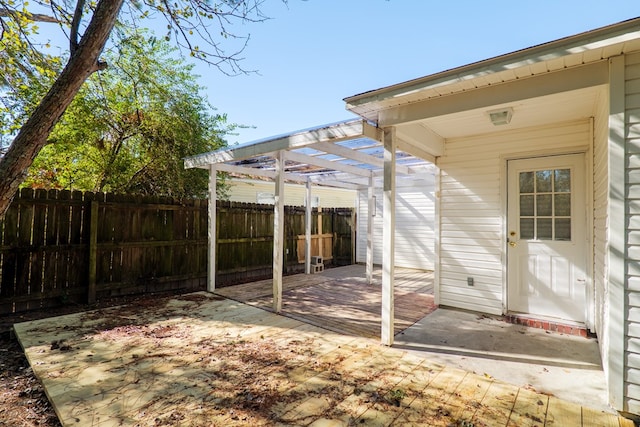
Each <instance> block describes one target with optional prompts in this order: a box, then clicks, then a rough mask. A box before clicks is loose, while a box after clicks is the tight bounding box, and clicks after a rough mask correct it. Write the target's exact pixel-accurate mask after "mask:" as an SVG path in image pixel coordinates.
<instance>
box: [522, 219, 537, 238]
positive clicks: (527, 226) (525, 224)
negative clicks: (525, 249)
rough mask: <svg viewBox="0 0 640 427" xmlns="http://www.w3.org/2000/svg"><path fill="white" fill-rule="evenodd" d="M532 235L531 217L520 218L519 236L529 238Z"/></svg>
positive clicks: (532, 236)
mask: <svg viewBox="0 0 640 427" xmlns="http://www.w3.org/2000/svg"><path fill="white" fill-rule="evenodd" d="M534 237H535V235H534V233H533V218H520V238H521V239H526V240H531V239H533V238H534Z"/></svg>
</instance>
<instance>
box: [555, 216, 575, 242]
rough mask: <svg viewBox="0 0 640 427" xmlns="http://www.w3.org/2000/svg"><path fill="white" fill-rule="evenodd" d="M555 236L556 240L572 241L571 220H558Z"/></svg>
mask: <svg viewBox="0 0 640 427" xmlns="http://www.w3.org/2000/svg"><path fill="white" fill-rule="evenodd" d="M555 234H556V238H555V240H571V219H569V218H557V219H556V227H555Z"/></svg>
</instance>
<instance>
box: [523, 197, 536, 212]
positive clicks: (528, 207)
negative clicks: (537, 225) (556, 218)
mask: <svg viewBox="0 0 640 427" xmlns="http://www.w3.org/2000/svg"><path fill="white" fill-rule="evenodd" d="M520 215H521V216H533V215H535V214H534V209H533V196H532V195H526V196H520Z"/></svg>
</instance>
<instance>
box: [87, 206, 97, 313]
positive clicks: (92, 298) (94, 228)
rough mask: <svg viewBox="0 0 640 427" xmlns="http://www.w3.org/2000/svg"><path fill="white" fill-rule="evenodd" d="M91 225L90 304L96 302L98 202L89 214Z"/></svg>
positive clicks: (88, 298)
mask: <svg viewBox="0 0 640 427" xmlns="http://www.w3.org/2000/svg"><path fill="white" fill-rule="evenodd" d="M89 219H90V221H91V224H90V226H89V292H88V297H87V300H88V303H89V304H93V303H94V302H96V274H97V261H98V202H97V201H96V200H92V201H91V211H90V214H89Z"/></svg>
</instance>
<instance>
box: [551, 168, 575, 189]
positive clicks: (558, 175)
mask: <svg viewBox="0 0 640 427" xmlns="http://www.w3.org/2000/svg"><path fill="white" fill-rule="evenodd" d="M554 172H555V173H554V178H555V179H554V188H553V191H555V192H556V193H568V192H570V191H571V170H570V169H556V170H555V171H554Z"/></svg>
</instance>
